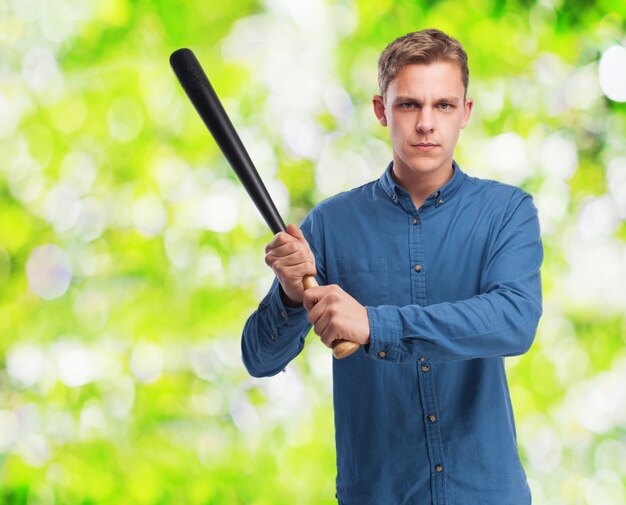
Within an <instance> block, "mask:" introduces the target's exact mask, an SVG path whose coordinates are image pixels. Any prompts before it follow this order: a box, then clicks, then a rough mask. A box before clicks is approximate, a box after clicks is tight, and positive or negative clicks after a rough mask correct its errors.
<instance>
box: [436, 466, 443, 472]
mask: <svg viewBox="0 0 626 505" xmlns="http://www.w3.org/2000/svg"><path fill="white" fill-rule="evenodd" d="M435 472H437V473H441V472H443V466H441V465H435Z"/></svg>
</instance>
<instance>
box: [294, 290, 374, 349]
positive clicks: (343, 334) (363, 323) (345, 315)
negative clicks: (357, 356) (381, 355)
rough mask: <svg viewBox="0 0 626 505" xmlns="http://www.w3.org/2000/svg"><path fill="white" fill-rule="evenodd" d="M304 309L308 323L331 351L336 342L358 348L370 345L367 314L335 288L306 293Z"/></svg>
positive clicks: (307, 291)
mask: <svg viewBox="0 0 626 505" xmlns="http://www.w3.org/2000/svg"><path fill="white" fill-rule="evenodd" d="M304 308H306V310H308V311H309V321H310V322H311V323H313V326H314V329H315V333H316V334H317V335H318V336H319V337H320V338H321V340H322V342H323V343H324V345H325V346H327V347H330V348H332V347H333V342H334V341H335V340H338V339H340V340H352V341H353V342H356V343H358V344H361V345H363V344H368V343H369V341H370V323H369V317H368V316H367V310H366V309H365V307H364V306H363V305H361V304H360V303H359V302H357V301H356V300H355V299H354V298H352V297H351V296H350V295H349V294H348V293H346V292H345V291H344V290H343V289H341V288H340V287H339V286H337V285H336V284H331V285H330V286H318V287H315V288H310V289H307V290H306V292H305V293H304Z"/></svg>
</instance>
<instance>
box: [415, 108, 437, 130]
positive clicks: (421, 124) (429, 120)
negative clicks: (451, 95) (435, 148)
mask: <svg viewBox="0 0 626 505" xmlns="http://www.w3.org/2000/svg"><path fill="white" fill-rule="evenodd" d="M415 129H416V130H417V131H418V133H430V132H432V131H433V130H434V129H435V118H434V117H433V113H432V111H431V110H430V109H429V108H427V107H424V108H423V109H422V110H420V112H419V114H418V115H417V122H416V124H415Z"/></svg>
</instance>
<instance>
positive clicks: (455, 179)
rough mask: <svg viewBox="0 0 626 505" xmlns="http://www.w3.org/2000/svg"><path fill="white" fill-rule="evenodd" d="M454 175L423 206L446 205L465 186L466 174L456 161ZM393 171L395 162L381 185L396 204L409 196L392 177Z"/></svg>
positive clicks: (389, 167) (384, 174)
mask: <svg viewBox="0 0 626 505" xmlns="http://www.w3.org/2000/svg"><path fill="white" fill-rule="evenodd" d="M452 168H453V170H454V171H453V173H452V177H451V178H450V180H449V181H448V182H446V183H445V184H444V185H443V186H442V187H440V188H439V189H438V190H436V191H434V192H433V193H431V194H430V195H429V196H428V198H426V200H425V201H424V205H423V206H430V205H434V206H435V207H439V206H441V205H443V204H445V203H446V202H447V201H448V200H449V199H450V198H451V197H452V196H453V195H454V193H456V191H457V190H458V189H459V187H460V186H461V184H463V180H464V179H465V174H464V173H463V171H462V170H461V168H460V167H459V165H458V164H457V162H456V161H453V162H452ZM392 169H393V161H392V162H391V163H389V165H388V166H387V168H386V169H385V172H384V173H383V175H382V176H381V177H380V179H379V184H380V186H381V188H382V189H383V191H384V192H385V193H386V194H387V196H389V198H391V200H393V201H394V202H395V203H397V202H398V200H399V199H400V198H401V197H402V196H405V195H408V193H407V191H406V190H405V189H404V188H403V187H402V186H400V185H399V184H397V183H396V181H394V180H393V177H392V176H391V172H392Z"/></svg>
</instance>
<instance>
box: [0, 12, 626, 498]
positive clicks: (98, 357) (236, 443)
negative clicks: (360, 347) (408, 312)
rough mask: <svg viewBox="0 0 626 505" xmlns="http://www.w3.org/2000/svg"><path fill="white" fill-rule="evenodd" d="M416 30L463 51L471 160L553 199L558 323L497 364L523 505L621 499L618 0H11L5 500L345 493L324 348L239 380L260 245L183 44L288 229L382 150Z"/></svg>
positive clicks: (0, 46)
mask: <svg viewBox="0 0 626 505" xmlns="http://www.w3.org/2000/svg"><path fill="white" fill-rule="evenodd" d="M426 27H438V28H440V29H442V30H444V31H447V32H448V33H450V34H451V35H453V36H456V37H458V38H459V39H460V40H461V41H462V43H463V44H464V45H465V47H466V49H467V52H468V53H469V56H470V70H471V77H470V92H469V94H470V96H472V97H473V98H474V99H475V102H476V105H475V109H474V115H473V118H472V121H471V122H470V125H469V126H468V127H467V128H466V129H465V130H464V132H463V134H462V136H461V143H460V146H459V148H458V150H457V153H456V158H457V160H458V161H459V163H460V164H461V165H462V167H463V168H464V170H465V171H467V172H469V173H470V174H472V175H476V176H479V177H487V178H496V179H499V180H502V181H505V182H508V183H512V184H517V185H521V186H522V187H524V188H525V189H527V190H528V191H530V192H531V193H533V195H534V196H535V201H536V204H537V207H538V208H539V212H540V218H541V224H542V229H543V236H544V243H545V251H546V259H545V265H544V268H543V279H544V293H545V295H544V296H545V315H544V317H543V319H542V322H541V325H540V329H539V333H538V336H537V339H536V342H535V344H534V346H533V348H532V349H531V351H530V352H529V353H528V354H526V355H524V356H522V357H520V358H515V359H510V360H508V370H509V381H510V386H511V390H512V395H513V400H514V407H515V412H516V418H517V422H518V435H519V439H520V452H521V455H522V458H523V460H524V463H525V466H526V469H527V472H528V476H529V479H530V482H531V486H532V489H533V493H534V498H535V503H537V504H545V505H548V504H549V505H565V504H567V505H570V504H594V505H595V504H601V505H619V504H623V503H626V347H625V340H626V325H625V309H626V301H625V300H626V292H625V289H626V288H625V286H626V267H625V263H626V254H625V252H626V247H625V242H626V224H625V222H624V217H625V216H626V141H625V140H624V139H625V138H626V103H624V102H626V56H625V54H626V48H625V47H624V45H625V44H626V35H625V34H626V3H625V2H623V0H600V1H597V2H594V1H590V0H539V1H534V0H517V1H515V0H513V1H509V0H465V1H462V2H461V1H452V0H449V1H445V0H444V1H437V0H419V1H391V0H378V1H375V2H374V1H364V0H345V1H341V0H299V1H296V0H291V1H290V0H266V1H264V2H263V1H258V2H257V1H252V0H240V1H238V2H232V3H229V2H216V1H202V0H189V1H186V2H179V1H171V0H153V1H148V0H143V1H142V0H135V1H130V0H0V503H2V504H29V505H34V504H255V505H261V504H268V505H280V504H330V503H333V502H334V500H333V496H334V474H335V467H334V438H333V437H334V434H333V424H332V398H331V355H330V353H329V352H328V351H327V350H326V349H325V348H324V347H323V346H322V345H321V344H320V343H319V341H317V339H316V338H315V337H314V336H313V335H311V336H310V338H309V343H308V344H307V346H306V348H305V351H304V352H303V354H302V355H301V356H299V357H298V358H297V359H296V360H295V361H294V362H293V363H292V364H291V365H290V366H289V367H288V369H287V371H286V373H283V374H280V375H279V376H277V377H274V378H270V379H264V380H256V379H251V378H250V377H248V376H247V374H246V372H245V370H244V368H243V365H242V364H241V360H240V350H239V336H240V332H241V328H242V326H243V324H244V321H245V319H246V317H247V315H248V314H249V313H250V312H251V311H252V310H253V309H254V308H255V307H256V305H257V303H258V301H259V300H260V298H261V297H262V296H263V294H264V293H265V291H266V290H267V288H268V287H269V284H270V282H271V280H272V274H271V272H270V271H269V269H267V267H266V266H265V264H264V262H263V247H264V244H265V243H266V242H267V241H269V239H270V233H269V232H268V231H267V230H266V229H265V227H264V225H263V223H262V221H261V219H260V217H259V216H258V215H257V213H256V210H255V209H254V208H253V207H252V205H251V204H250V203H249V202H248V199H247V197H246V195H245V193H244V192H243V190H242V189H241V187H240V185H239V184H238V183H237V181H236V180H235V179H234V177H233V175H232V174H231V171H230V169H229V168H228V166H227V165H226V162H225V161H224V159H223V158H222V156H221V155H220V153H219V152H218V150H217V148H216V146H215V145H214V143H213V141H212V139H211V138H210V136H209V134H208V133H207V131H206V130H205V127H204V125H203V124H202V123H201V121H200V119H199V118H198V117H197V115H196V113H195V111H194V110H193V107H192V106H191V104H190V103H189V102H188V100H187V99H186V97H185V96H184V95H183V92H182V90H181V89H180V87H179V85H178V83H177V81H176V79H175V77H174V75H173V73H172V71H171V69H170V67H169V63H168V57H169V55H170V53H171V52H172V51H174V50H175V49H177V48H179V47H190V48H192V49H193V50H194V51H195V52H196V54H197V56H198V58H199V60H200V61H201V62H202V63H203V65H204V67H205V69H206V70H207V73H208V74H209V77H210V78H211V80H212V82H213V85H214V87H215V88H216V90H217V92H218V94H219V95H220V97H221V98H222V101H223V102H224V105H225V107H226V109H227V110H228V112H229V114H230V115H231V118H232V120H233V122H234V124H235V125H236V127H237V128H238V130H239V132H240V135H241V136H242V138H243V140H244V143H245V144H246V146H247V148H248V150H249V151H250V153H251V156H252V158H253V159H254V160H255V163H256V164H257V166H258V168H259V170H260V171H261V172H262V175H263V177H264V178H265V180H266V182H267V185H268V187H269V189H270V192H271V193H272V195H273V196H274V197H275V199H276V200H277V202H278V206H279V208H280V210H281V211H282V212H283V213H284V215H285V216H286V217H287V220H288V221H291V222H296V223H298V222H299V221H300V220H301V219H302V217H303V216H304V215H305V213H306V212H307V211H308V210H309V209H310V208H311V207H312V206H313V205H314V204H315V203H316V202H318V201H320V200H321V199H322V198H325V197H327V196H329V195H331V194H334V193H336V192H338V191H341V190H343V189H347V188H349V187H352V186H354V185H357V184H361V183H363V182H366V181H368V180H371V179H374V178H377V177H378V176H379V175H380V173H381V172H382V170H383V169H384V167H385V166H386V164H387V163H388V161H389V160H390V150H389V146H388V143H387V140H386V136H387V131H386V130H385V129H383V128H381V127H380V126H379V125H378V123H377V122H376V121H375V119H374V115H373V113H372V111H371V105H370V100H371V97H372V95H373V94H375V93H376V91H377V90H376V61H377V57H378V54H379V53H380V51H381V50H382V49H383V48H384V46H385V45H386V44H387V42H389V41H390V40H392V39H393V38H395V37H397V36H400V35H403V34H405V33H407V32H409V31H414V30H417V29H421V28H426ZM381 505H384V504H381Z"/></svg>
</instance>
